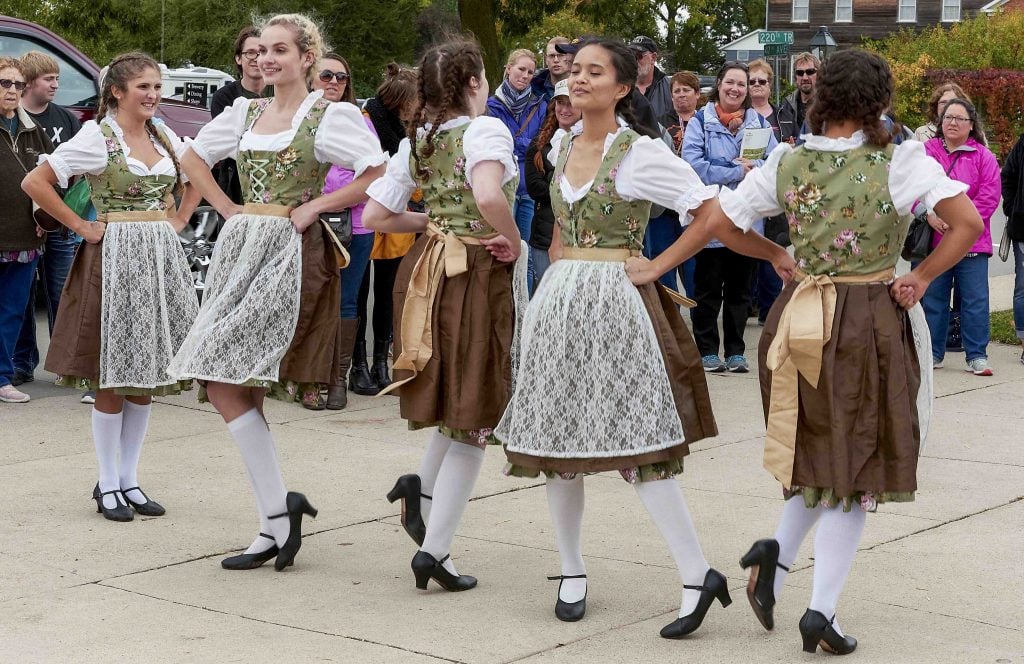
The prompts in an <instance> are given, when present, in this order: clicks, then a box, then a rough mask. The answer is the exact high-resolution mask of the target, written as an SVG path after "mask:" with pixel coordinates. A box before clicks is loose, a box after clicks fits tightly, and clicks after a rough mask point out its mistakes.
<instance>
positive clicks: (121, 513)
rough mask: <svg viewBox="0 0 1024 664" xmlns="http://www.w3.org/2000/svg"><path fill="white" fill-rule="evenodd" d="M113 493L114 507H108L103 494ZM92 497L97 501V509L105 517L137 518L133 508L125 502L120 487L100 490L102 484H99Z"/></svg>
mask: <svg viewBox="0 0 1024 664" xmlns="http://www.w3.org/2000/svg"><path fill="white" fill-rule="evenodd" d="M111 494H113V496H114V507H107V506H105V505H104V504H103V496H108V495H111ZM92 499H93V500H95V501H96V511H97V512H99V513H101V514H103V518H104V519H109V520H110V521H131V520H132V519H134V518H135V515H134V514H132V508H130V507H128V505H127V504H126V503H125V497H124V495H123V494H122V493H121V490H120V489H115V490H113V491H103V492H102V493H101V492H100V485H99V484H97V485H96V488H95V489H93V490H92Z"/></svg>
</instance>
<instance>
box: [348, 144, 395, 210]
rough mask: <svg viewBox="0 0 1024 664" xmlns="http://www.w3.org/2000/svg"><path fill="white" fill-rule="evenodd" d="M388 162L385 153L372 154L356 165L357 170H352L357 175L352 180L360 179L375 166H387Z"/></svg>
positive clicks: (361, 159) (362, 158)
mask: <svg viewBox="0 0 1024 664" xmlns="http://www.w3.org/2000/svg"><path fill="white" fill-rule="evenodd" d="M387 161H388V159H387V156H386V155H385V154H384V153H383V152H378V153H377V154H371V155H368V156H366V157H361V158H360V159H359V161H357V162H356V163H355V168H353V169H352V171H353V172H354V173H355V175H354V176H353V177H352V179H353V180H354V179H356V178H358V177H359V176H360V175H362V174H363V172H364V171H366V169H367V168H373V167H374V166H380V165H381V164H386V163H387ZM403 209H404V208H403Z"/></svg>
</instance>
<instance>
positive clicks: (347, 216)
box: [320, 210, 352, 248]
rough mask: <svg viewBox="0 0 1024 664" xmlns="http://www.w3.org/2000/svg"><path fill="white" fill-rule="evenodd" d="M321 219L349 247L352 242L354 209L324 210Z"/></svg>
mask: <svg viewBox="0 0 1024 664" xmlns="http://www.w3.org/2000/svg"><path fill="white" fill-rule="evenodd" d="M320 221H322V222H324V223H325V224H327V225H328V226H329V227H330V229H331V231H333V232H334V235H335V236H336V237H337V238H338V240H339V241H340V242H341V244H342V245H344V246H345V247H346V248H348V246H349V245H351V244H352V210H342V211H341V212H322V213H321V214H320Z"/></svg>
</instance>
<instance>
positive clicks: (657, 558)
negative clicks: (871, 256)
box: [0, 278, 1024, 664]
mask: <svg viewBox="0 0 1024 664" xmlns="http://www.w3.org/2000/svg"><path fill="white" fill-rule="evenodd" d="M1000 279H1001V280H1000ZM1011 287H1012V286H1011V285H1009V282H1008V281H1007V279H1006V278H999V279H994V280H993V299H994V303H995V304H994V308H1006V307H1007V306H1008V303H1009V300H1008V294H1009V292H1010V288H1011ZM42 328H43V329H44V330H45V324H43V325H42ZM757 334H758V328H756V327H750V328H748V330H747V338H748V343H750V344H751V345H753V344H754V343H755V341H756V337H757ZM990 352H991V356H992V364H993V366H994V368H995V372H996V373H995V376H993V377H991V378H978V377H975V376H972V375H969V374H967V373H965V372H963V371H960V370H959V364H958V362H957V361H956V359H955V358H956V356H955V355H951V356H950V357H949V358H948V360H947V363H946V366H947V367H948V368H946V369H943V370H940V371H937V372H936V374H935V382H936V388H937V389H936V392H937V396H938V399H937V402H936V415H935V424H934V426H933V434H932V437H931V438H930V440H929V441H928V443H927V447H926V449H925V451H924V454H923V458H922V459H921V463H920V471H919V482H920V490H919V492H918V495H917V501H916V502H914V503H909V504H900V505H883V506H882V507H881V508H880V510H879V512H878V513H877V514H873V515H869V517H868V526H867V529H866V532H865V536H864V540H863V542H862V545H861V551H860V553H859V554H858V557H857V560H856V562H855V564H854V568H853V572H852V575H851V578H850V581H849V584H848V586H847V589H846V591H845V593H844V595H843V598H842V601H841V603H840V618H841V622H842V625H843V627H844V629H846V630H847V631H849V632H850V633H852V634H854V635H856V636H857V637H858V638H859V639H860V644H861V645H860V647H859V649H858V651H857V653H856V654H855V655H853V656H852V657H853V658H855V660H854V661H859V662H927V663H929V664H931V663H935V662H955V663H961V662H978V663H989V664H996V663H999V664H1003V663H1007V664H1024V627H1022V622H1024V621H1022V617H1024V604H1022V601H1021V597H1022V596H1024V580H1022V576H1021V574H1020V566H1021V555H1022V549H1024V535H1022V533H1024V500H1022V498H1024V454H1022V452H1021V434H1020V432H1021V428H1024V407H1022V406H1024V399H1022V398H1021V395H1022V393H1024V366H1022V365H1021V364H1020V363H1019V362H1018V355H1019V350H1018V349H1016V348H1011V347H1006V346H997V345H993V346H992V347H991V349H990ZM754 375H755V374H748V375H746V376H738V375H726V376H717V375H716V376H711V377H709V383H710V386H711V394H712V400H713V403H714V407H715V413H716V416H717V418H718V422H719V426H720V429H721V435H720V436H719V437H717V438H715V439H713V440H711V441H706V442H702V443H701V444H699V445H697V446H696V447H695V449H694V451H693V454H692V455H691V456H690V457H689V458H688V460H687V468H686V473H685V474H684V475H683V476H682V477H680V478H679V482H680V483H681V485H682V486H683V487H684V492H685V495H686V498H687V500H688V501H689V504H690V508H691V510H692V512H693V514H694V518H695V521H696V525H697V529H698V532H699V533H700V535H701V539H702V543H703V546H704V550H705V553H706V555H707V558H708V560H709V561H710V562H711V564H712V565H714V566H715V567H717V568H718V569H720V570H721V571H722V572H723V573H725V574H726V575H727V576H728V578H729V582H730V590H731V592H732V594H733V598H734V600H735V601H734V603H733V605H732V606H730V607H729V608H728V609H725V610H723V609H721V608H720V607H719V606H718V605H716V606H715V607H714V608H712V610H711V611H710V613H709V614H708V618H707V620H706V622H705V624H704V626H703V627H701V629H700V630H699V631H698V632H697V633H696V634H694V635H693V636H692V637H691V638H689V639H687V640H685V641H666V640H663V639H661V638H659V637H658V630H659V629H660V628H661V626H662V625H663V624H665V623H668V622H670V621H671V620H672V619H674V615H675V612H676V610H677V608H678V602H679V591H680V582H679V579H678V577H677V574H676V571H675V567H674V565H673V564H672V560H671V558H670V556H669V553H668V551H667V549H666V547H665V545H664V543H663V542H662V540H661V538H660V536H659V535H658V533H657V531H656V529H655V528H654V526H653V524H652V523H651V522H650V520H649V518H648V517H647V515H646V513H645V512H644V510H643V508H642V506H641V504H640V502H639V500H638V499H637V498H636V496H635V494H634V492H633V490H632V489H631V488H630V487H629V486H628V485H626V484H625V483H624V482H622V481H621V480H620V479H618V477H617V476H616V475H615V474H602V475H598V476H593V477H589V478H588V479H587V484H586V486H587V512H586V518H585V523H584V549H585V554H586V556H587V565H588V572H589V574H590V579H591V585H590V595H589V598H588V612H587V616H586V618H585V619H584V620H583V621H581V622H579V623H574V624H567V623H561V622H559V621H557V620H556V619H555V618H554V615H553V605H554V600H555V592H556V584H554V583H550V582H547V581H545V580H544V576H545V575H547V574H556V573H557V572H558V557H557V554H556V553H555V550H554V543H553V536H552V532H551V524H550V520H549V518H548V514H547V508H546V503H545V498H544V489H543V484H542V483H541V482H537V481H523V480H519V479H510V478H506V477H503V476H502V475H501V468H502V465H503V455H502V454H501V452H500V451H499V450H497V449H493V450H489V451H488V454H487V460H486V462H485V465H484V469H483V472H482V474H481V477H480V480H479V482H478V483H477V486H476V490H475V492H474V498H473V501H472V502H471V503H470V505H469V507H468V509H467V511H466V515H465V518H464V520H463V524H462V527H461V529H460V531H459V535H458V537H456V540H455V545H454V547H453V548H454V550H453V556H454V558H455V559H456V562H457V564H458V566H459V568H460V569H461V570H463V571H465V572H469V573H472V574H474V575H476V576H478V577H479V579H480V585H479V587H478V588H477V589H475V590H473V591H470V592H467V593H460V594H448V593H445V592H443V591H440V590H438V589H437V588H436V587H433V586H432V587H431V589H430V590H429V591H427V592H422V591H417V590H416V589H415V588H414V585H413V578H412V574H411V572H410V570H409V561H410V559H411V558H412V555H413V553H414V552H415V549H414V545H412V544H411V542H410V541H409V540H408V539H407V538H406V536H405V534H404V533H403V532H402V531H401V528H400V526H399V523H398V518H397V509H396V507H394V506H392V505H390V504H388V503H387V502H386V501H385V499H384V493H385V492H386V491H387V490H388V489H389V488H390V486H391V483H392V482H393V481H394V478H395V477H396V476H397V475H398V474H400V473H402V472H414V471H415V469H416V467H417V465H418V462H419V457H420V453H421V450H422V446H423V443H424V440H425V438H426V436H427V434H426V433H425V432H409V431H407V430H406V429H405V427H404V425H403V423H402V422H401V421H400V420H399V419H398V409H397V400H396V399H394V398H391V397H384V398H380V399H372V398H364V397H358V396H354V395H353V396H351V397H350V398H351V399H352V401H351V402H350V406H349V408H348V409H346V410H344V411H341V412H331V411H323V412H320V413H313V412H310V411H305V410H303V409H302V408H299V407H296V406H289V405H285V404H280V403H276V402H271V403H269V405H268V409H267V410H268V412H267V414H268V417H269V419H270V421H271V423H272V424H271V427H272V430H273V432H274V435H275V436H276V438H277V442H278V445H279V450H280V456H281V460H282V465H283V467H284V472H285V478H286V481H287V483H288V485H289V487H290V488H292V489H293V490H299V491H304V492H305V493H306V494H307V495H308V496H309V498H310V500H311V501H312V502H313V503H314V504H315V505H316V506H317V507H318V508H319V509H320V515H319V517H318V518H317V519H316V520H315V521H307V522H306V525H307V528H306V535H305V539H304V543H303V548H302V551H301V552H300V554H299V556H298V558H297V562H296V565H295V566H294V567H293V568H290V569H288V570H287V571H285V572H283V573H277V572H275V571H274V570H273V568H272V567H271V566H269V565H267V566H265V567H264V568H261V569H258V570H254V571H249V572H228V571H225V570H222V569H221V568H220V565H219V559H220V558H221V557H223V556H224V555H226V554H229V553H231V552H233V551H235V550H237V549H238V548H239V547H242V546H245V545H246V544H247V543H248V540H249V539H250V538H251V537H252V536H253V535H254V533H255V532H256V527H257V522H256V520H255V518H254V508H253V499H252V496H251V494H250V492H249V488H248V485H247V482H246V478H245V473H244V472H243V470H242V465H241V462H240V460H239V458H238V453H237V451H236V449H235V447H234V445H233V443H232V442H231V439H230V437H229V436H228V433H227V430H226V428H225V426H224V425H223V423H222V422H221V421H220V419H219V417H218V416H217V415H216V414H215V413H213V412H212V410H211V409H210V408H209V407H208V406H201V405H199V404H198V403H197V402H196V400H195V396H194V394H189V395H185V396H181V397H176V398H167V399H159V400H158V402H157V404H156V405H155V407H154V410H153V417H152V425H151V428H150V433H149V438H148V442H147V447H146V449H145V452H144V455H143V461H142V466H141V472H140V477H141V479H142V484H143V486H144V487H145V488H146V490H147V491H148V492H149V493H150V494H151V495H152V496H153V497H154V498H155V499H158V500H159V501H160V502H162V503H163V504H164V505H165V506H166V507H167V508H168V513H167V515H166V516H164V517H161V518H155V519H152V518H140V519H136V520H135V521H134V522H132V523H128V524H120V523H114V522H110V521H105V520H104V519H103V518H102V517H101V516H100V515H98V514H96V513H95V509H94V507H93V504H92V502H91V501H90V500H89V495H90V491H91V489H92V486H93V484H94V482H95V479H94V478H95V457H94V455H93V451H92V443H91V438H90V429H89V407H88V406H83V405H81V404H79V403H78V396H77V393H72V392H70V391H66V390H62V389H58V388H55V387H53V386H50V385H46V384H45V381H46V378H47V376H46V374H44V372H42V371H40V373H39V375H38V379H37V381H36V382H35V383H33V384H31V385H29V386H27V387H26V389H27V390H28V391H29V392H30V393H31V394H32V395H33V397H34V399H33V401H32V402H31V403H29V404H25V405H8V404H0V459H2V460H0V478H2V479H3V487H4V496H5V498H6V500H5V503H6V505H7V508H6V509H5V515H4V517H3V518H2V519H0V662H2V663H7V662H14V663H19V664H20V663H23V662H72V661H73V662H76V663H82V664H87V663H91V662H104V663H105V662H114V661H126V662H139V663H149V662H218V663H219V662H246V663H259V662H289V663H290V662H410V663H416V662H424V663H426V662H473V663H477V662H480V663H490V662H530V663H532V662H616V664H625V663H627V662H645V663H647V662H657V661H665V662H668V661H690V662H744V663H746V662H780V661H787V662H789V661H808V662H809V661H814V659H815V658H814V657H813V656H811V655H805V654H803V653H802V652H801V651H800V640H799V634H798V632H797V629H796V624H797V621H798V620H799V617H800V615H801V614H802V613H803V611H804V608H805V607H806V604H807V600H808V597H809V594H810V586H811V580H812V565H813V560H812V555H813V551H812V538H809V539H808V542H807V543H806V545H805V547H804V548H803V549H802V550H801V552H800V555H799V558H798V560H797V563H796V565H795V566H794V572H793V573H792V574H791V575H790V576H789V579H788V582H787V583H788V585H787V588H786V590H785V592H784V594H783V596H782V597H781V598H780V604H779V606H778V607H777V608H776V624H777V627H776V629H775V631H774V632H772V633H766V632H764V631H763V630H762V629H761V628H760V626H759V625H758V623H757V622H756V620H755V619H754V617H753V615H752V613H751V612H750V609H749V608H748V607H747V603H746V601H745V597H744V591H743V588H744V584H745V580H744V576H743V572H742V570H741V569H740V568H739V565H738V564H737V561H738V559H739V557H740V555H741V554H742V553H744V552H745V551H746V548H747V547H748V546H749V543H750V542H751V541H753V540H754V539H756V538H758V537H764V536H769V535H770V534H771V533H772V531H773V529H774V526H775V522H776V520H777V518H778V514H779V510H780V508H781V505H782V501H781V497H780V492H779V488H778V486H777V484H776V483H775V482H774V480H772V479H771V477H770V476H769V475H768V474H767V473H766V472H765V471H763V470H762V469H761V467H760V458H761V448H762V440H763V438H762V437H763V435H764V427H763V422H762V419H761V405H760V401H759V396H758V391H757V383H756V379H755V378H754ZM51 378H52V377H51ZM567 416H569V417H571V416H572V415H571V413H567ZM1018 427H1021V428H1018ZM817 657H819V658H825V657H826V656H825V655H823V654H821V653H819V654H818V655H817Z"/></svg>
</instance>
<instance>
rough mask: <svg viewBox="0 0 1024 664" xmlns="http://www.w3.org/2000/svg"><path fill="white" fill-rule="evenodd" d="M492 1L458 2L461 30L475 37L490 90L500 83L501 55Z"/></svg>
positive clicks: (464, 0) (469, 0) (460, 0)
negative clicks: (482, 58)
mask: <svg viewBox="0 0 1024 664" xmlns="http://www.w3.org/2000/svg"><path fill="white" fill-rule="evenodd" d="M491 2H492V0H459V18H460V19H461V20H462V29H463V30H465V31H467V32H469V33H470V34H472V35H473V36H474V37H476V40H477V41H478V42H480V48H481V49H482V50H483V56H484V71H486V72H487V80H488V81H489V82H490V84H491V88H492V89H493V88H495V87H497V85H498V83H500V82H501V68H502V67H501V64H502V53H501V49H500V47H499V46H498V29H497V26H496V25H495V23H494V7H493V5H492V4H491Z"/></svg>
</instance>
